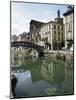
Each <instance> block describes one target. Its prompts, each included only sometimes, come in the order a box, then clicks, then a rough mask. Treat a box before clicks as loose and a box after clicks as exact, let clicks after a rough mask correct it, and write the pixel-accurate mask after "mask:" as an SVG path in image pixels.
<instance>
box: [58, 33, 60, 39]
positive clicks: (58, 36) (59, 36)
mask: <svg viewBox="0 0 76 100" xmlns="http://www.w3.org/2000/svg"><path fill="white" fill-rule="evenodd" d="M58 41H60V32H58Z"/></svg>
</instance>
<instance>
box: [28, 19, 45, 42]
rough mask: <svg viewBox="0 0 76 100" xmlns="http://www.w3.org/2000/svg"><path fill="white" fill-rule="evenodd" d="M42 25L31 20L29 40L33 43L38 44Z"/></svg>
mask: <svg viewBox="0 0 76 100" xmlns="http://www.w3.org/2000/svg"><path fill="white" fill-rule="evenodd" d="M43 24H44V23H43V22H40V21H36V20H31V22H30V34H29V38H30V39H31V41H33V42H34V43H36V42H38V35H39V32H40V29H41V27H42V25H43Z"/></svg>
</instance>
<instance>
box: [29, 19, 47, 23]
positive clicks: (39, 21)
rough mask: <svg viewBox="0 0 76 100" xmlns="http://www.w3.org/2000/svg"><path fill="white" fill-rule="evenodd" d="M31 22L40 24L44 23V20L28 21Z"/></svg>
mask: <svg viewBox="0 0 76 100" xmlns="http://www.w3.org/2000/svg"><path fill="white" fill-rule="evenodd" d="M31 23H40V24H45V23H44V22H41V21H37V20H31V21H30V24H31Z"/></svg>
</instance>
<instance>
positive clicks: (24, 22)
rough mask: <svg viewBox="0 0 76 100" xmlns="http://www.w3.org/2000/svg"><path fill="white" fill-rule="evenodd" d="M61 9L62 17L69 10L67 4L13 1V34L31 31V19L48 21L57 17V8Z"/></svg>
mask: <svg viewBox="0 0 76 100" xmlns="http://www.w3.org/2000/svg"><path fill="white" fill-rule="evenodd" d="M58 9H59V10H60V12H61V17H63V13H64V12H66V10H67V5H51V4H36V3H21V2H11V26H12V28H11V31H12V35H13V34H16V35H19V34H21V33H22V32H24V31H25V32H29V23H30V21H31V19H34V20H38V21H42V22H48V21H51V20H53V19H54V18H55V17H57V10H58Z"/></svg>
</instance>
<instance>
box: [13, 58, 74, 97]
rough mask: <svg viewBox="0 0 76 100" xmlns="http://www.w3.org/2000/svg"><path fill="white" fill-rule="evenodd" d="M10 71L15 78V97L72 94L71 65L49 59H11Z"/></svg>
mask: <svg viewBox="0 0 76 100" xmlns="http://www.w3.org/2000/svg"><path fill="white" fill-rule="evenodd" d="M11 70H12V72H11V73H13V74H14V75H15V76H16V78H17V80H18V81H17V84H16V88H15V93H16V97H17V98H19V97H36V96H37V97H38V96H54V95H69V94H73V92H74V90H73V87H74V86H73V85H74V84H73V81H74V80H73V77H74V76H73V74H74V73H73V72H74V71H73V70H74V68H73V64H72V63H70V62H69V63H68V62H66V61H62V60H57V59H52V58H50V57H43V58H29V59H22V58H19V59H13V60H12V61H11Z"/></svg>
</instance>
